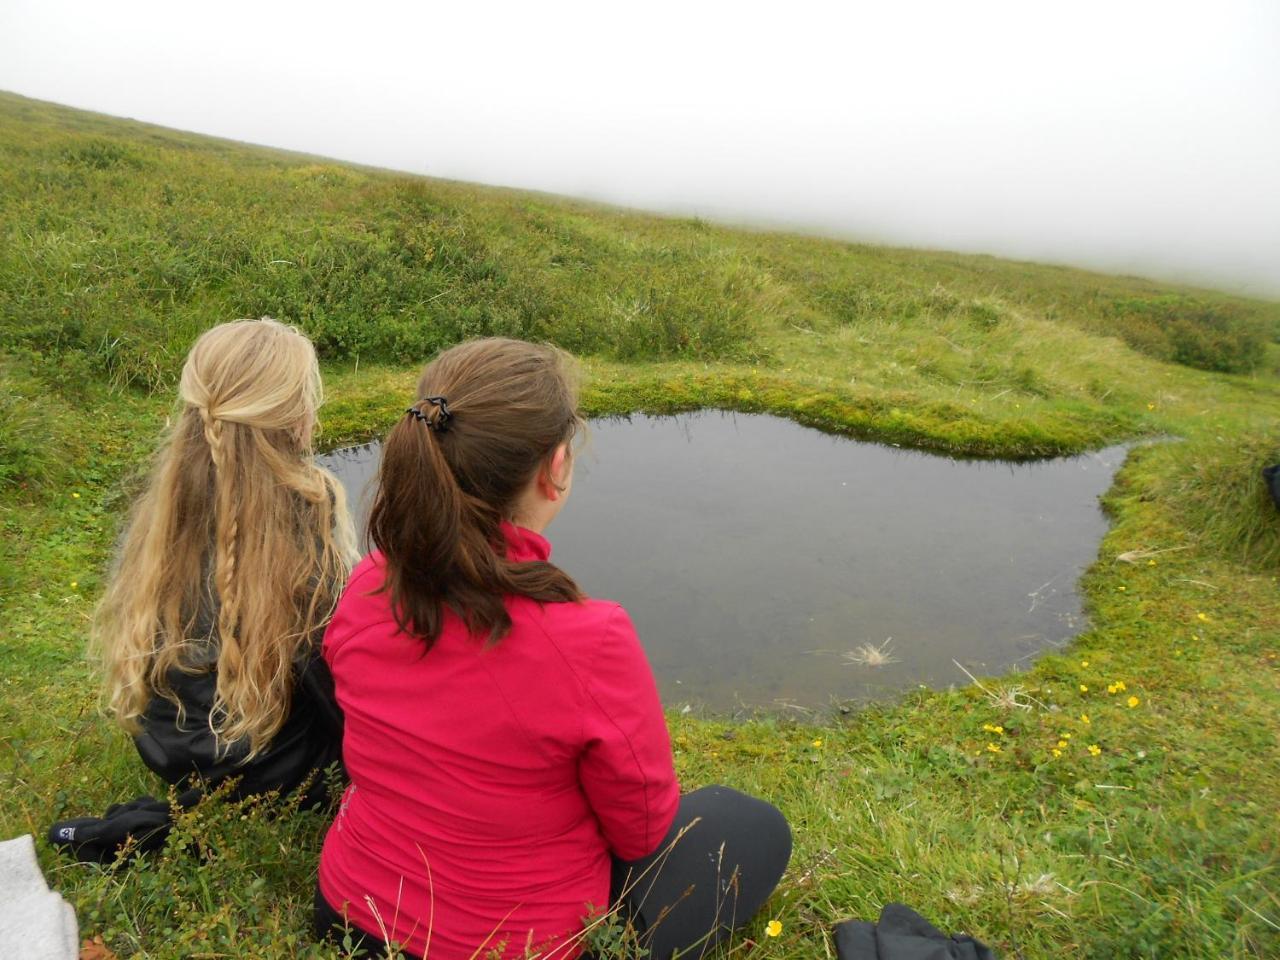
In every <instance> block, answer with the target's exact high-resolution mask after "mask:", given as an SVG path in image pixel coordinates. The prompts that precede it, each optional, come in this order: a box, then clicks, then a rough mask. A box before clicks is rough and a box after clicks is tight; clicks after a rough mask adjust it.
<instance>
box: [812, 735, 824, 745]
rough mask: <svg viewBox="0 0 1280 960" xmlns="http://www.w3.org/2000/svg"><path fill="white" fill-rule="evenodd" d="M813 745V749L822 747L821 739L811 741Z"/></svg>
mask: <svg viewBox="0 0 1280 960" xmlns="http://www.w3.org/2000/svg"><path fill="white" fill-rule="evenodd" d="M813 745H814V746H815V747H820V746H822V738H821V737H819V738H818V739H817V740H815V741H813Z"/></svg>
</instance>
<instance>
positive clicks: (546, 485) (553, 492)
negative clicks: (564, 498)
mask: <svg viewBox="0 0 1280 960" xmlns="http://www.w3.org/2000/svg"><path fill="white" fill-rule="evenodd" d="M568 463H569V445H568V444H567V443H562V444H560V446H558V447H556V449H555V452H553V453H552V454H551V456H550V457H549V458H548V459H547V462H546V465H545V466H544V467H543V469H542V470H541V472H540V473H539V474H538V487H539V489H541V490H542V495H543V496H544V497H546V498H547V499H548V500H550V501H552V502H553V503H554V502H555V501H557V500H559V499H560V494H561V493H563V492H564V488H565V484H564V482H563V478H564V475H565V469H566V467H567V466H568Z"/></svg>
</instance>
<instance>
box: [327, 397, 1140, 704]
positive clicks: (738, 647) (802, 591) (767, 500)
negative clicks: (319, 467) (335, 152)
mask: <svg viewBox="0 0 1280 960" xmlns="http://www.w3.org/2000/svg"><path fill="white" fill-rule="evenodd" d="M377 456H378V451H377V447H376V445H367V446H363V447H353V448H350V449H348V450H343V451H337V452H335V453H333V454H329V455H328V456H326V457H323V458H321V459H322V462H323V463H325V465H326V466H328V467H329V468H330V469H332V470H334V471H335V472H336V473H337V474H338V476H339V477H341V478H342V480H343V481H344V483H345V484H346V485H347V489H348V491H349V492H350V494H351V497H352V502H353V506H354V508H355V510H356V513H357V515H358V518H360V519H362V518H363V515H364V511H365V509H366V508H367V506H368V493H367V492H365V486H366V484H367V483H368V481H369V480H370V479H372V477H373V476H374V474H375V472H376V469H377ZM1124 457H1125V450H1124V448H1123V447H1113V448H1109V449H1106V450H1102V451H1100V452H1098V453H1093V454H1086V455H1083V456H1079V457H1070V458H1061V459H1056V460H1045V461H1038V462H1035V463H1017V464H1014V463H1008V462H1003V461H972V460H968V461H957V460H951V459H948V458H945V457H938V456H933V455H930V454H923V453H919V452H915V451H907V450H899V449H895V448H893V447H885V446H880V445H877V444H870V443H859V442H856V441H852V440H848V439H844V438H840V437H833V436H828V435H826V434H823V433H820V432H817V431H815V430H810V429H807V428H805V427H801V426H799V425H797V424H794V423H792V422H790V421H787V420H782V419H778V418H776V417H767V416H758V415H744V414H736V415H735V414H723V413H719V412H714V411H713V412H703V413H697V414H690V415H685V416H679V417H657V418H655V417H645V416H635V417H632V418H630V419H626V420H603V421H596V422H594V423H593V424H592V429H591V440H590V443H589V445H588V446H587V448H586V449H585V450H584V451H583V453H582V454H581V455H580V456H579V460H578V465H577V472H576V474H575V478H574V487H573V494H572V496H571V497H570V499H569V502H568V504H567V505H566V506H565V509H564V511H563V512H562V513H561V515H560V516H559V517H558V518H557V519H556V521H555V523H554V524H553V525H552V526H551V527H550V528H549V529H548V530H547V536H548V538H549V539H550V540H551V541H552V544H553V545H554V553H553V559H554V560H555V561H556V562H557V563H558V564H559V565H560V566H562V567H563V568H564V569H565V570H567V571H568V572H569V573H571V574H572V575H573V576H574V577H575V578H577V580H578V581H579V583H580V584H582V586H583V587H584V588H585V589H586V590H587V592H588V593H590V594H591V595H593V596H597V597H609V598H611V599H614V600H618V601H620V602H621V603H622V604H623V605H624V606H625V607H626V608H627V610H628V611H629V612H630V613H631V616H632V619H633V620H634V621H635V624H636V626H637V628H638V630H639V632H640V636H641V638H642V640H643V641H644V644H645V647H646V649H647V650H648V653H649V658H650V660H651V661H652V663H653V667H654V671H655V672H656V673H657V676H658V682H659V684H660V686H661V688H662V694H663V697H664V699H665V701H666V702H667V703H668V704H671V705H677V706H678V705H682V704H686V703H688V704H693V705H695V706H701V707H707V708H710V709H713V710H726V709H733V708H737V707H763V708H774V709H776V708H778V707H791V706H795V707H804V708H821V707H825V706H827V705H828V704H830V703H831V702H832V701H838V700H865V699H870V698H874V697H877V696H884V695H886V694H889V693H892V692H894V691H898V690H901V689H903V688H906V687H910V686H913V685H915V684H927V685H931V686H946V685H947V684H949V683H955V682H967V681H966V678H965V676H964V674H963V673H962V672H961V671H960V670H959V669H958V668H957V667H956V665H955V663H954V662H953V660H955V661H959V662H960V663H962V664H964V666H965V667H966V668H967V669H969V670H970V671H972V672H973V673H975V674H983V673H994V672H999V671H1003V670H1006V669H1009V668H1010V667H1012V666H1014V665H1016V664H1019V663H1024V662H1026V661H1027V660H1028V659H1030V658H1031V657H1032V656H1033V655H1034V654H1036V653H1038V652H1040V651H1043V650H1045V649H1046V648H1050V647H1054V646H1059V645H1061V644H1063V643H1064V642H1065V641H1067V640H1068V639H1070V638H1071V637H1073V636H1074V635H1075V634H1076V633H1078V632H1079V631H1080V630H1081V629H1082V627H1083V625H1084V620H1083V616H1082V610H1081V602H1080V597H1079V595H1078V593H1077V591H1076V584H1077V581H1078V580H1079V577H1080V574H1081V573H1082V571H1083V570H1084V569H1085V567H1087V566H1088V565H1089V564H1090V563H1091V562H1092V561H1093V559H1094V557H1095V556H1096V554H1097V550H1098V543H1099V541H1100V540H1101V538H1102V536H1103V534H1104V533H1105V532H1106V530H1107V521H1106V518H1105V517H1104V515H1103V513H1102V511H1101V509H1100V508H1099V505H1098V497H1099V496H1100V495H1101V494H1102V493H1103V492H1104V491H1105V490H1106V489H1107V488H1108V487H1109V486H1110V485H1111V479H1112V477H1113V475H1114V474H1115V471H1116V470H1117V469H1118V468H1119V466H1120V465H1121V463H1122V462H1123V460H1124ZM878 653H883V654H887V662H884V663H877V662H876V661H878V660H879V659H880V657H878V656H877V654H878ZM869 661H870V662H869Z"/></svg>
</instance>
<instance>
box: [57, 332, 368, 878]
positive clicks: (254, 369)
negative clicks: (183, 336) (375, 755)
mask: <svg viewBox="0 0 1280 960" xmlns="http://www.w3.org/2000/svg"><path fill="white" fill-rule="evenodd" d="M180 397H181V405H180V409H179V411H178V412H177V415H176V418H175V420H174V422H173V426H172V429H171V430H170V433H169V435H168V438H167V439H166V441H165V443H164V445H163V446H162V448H161V450H160V451H159V454H158V456H157V458H156V461H155V465H154V469H153V471H152V475H151V479H150V482H149V484H148V487H147V489H146V491H145V492H144V493H143V494H142V496H141V498H140V499H139V500H138V502H137V504H136V506H135V508H134V510H133V513H132V516H131V518H130V520H129V524H128V528H127V530H126V532H125V535H124V538H123V544H122V549H121V551H120V554H119V557H118V559H117V562H116V564H115V566H114V569H113V570H112V573H111V578H110V583H109V585H108V586H107V589H106V593H105V596H104V597H103V600H102V602H101V604H100V606H99V608H98V611H97V615H96V617H95V621H94V625H93V640H94V646H95V647H96V648H97V649H98V650H99V651H100V652H101V656H102V660H103V664H104V667H105V673H106V691H107V700H108V702H109V705H110V709H111V712H112V713H113V714H114V715H115V718H116V719H117V721H118V722H119V723H120V724H121V725H122V726H123V727H124V728H125V729H126V730H127V731H128V732H129V733H131V734H132V735H133V736H134V741H135V743H136V745H137V748H138V751H139V753H140V754H141V756H142V759H143V761H144V762H145V763H146V765H147V766H148V767H150V768H151V769H152V770H154V771H155V772H156V773H158V774H159V775H160V776H161V777H163V778H164V779H165V780H166V781H168V782H170V783H175V784H180V785H193V784H195V783H197V782H198V783H200V784H201V785H204V786H208V785H210V784H214V783H217V782H218V781H220V780H222V779H223V778H225V777H228V776H235V777H237V778H239V786H238V788H237V789H238V791H239V792H240V793H241V794H247V793H253V792H260V791H265V790H278V791H281V792H288V791H290V790H293V789H294V788H295V787H297V786H298V785H299V784H301V783H303V782H304V781H307V780H308V779H310V780H312V781H315V780H316V779H317V778H316V777H315V775H314V772H315V771H317V770H319V769H322V768H324V767H325V766H327V765H328V764H330V763H332V762H333V761H334V760H336V759H338V757H339V755H340V742H341V714H340V713H338V711H337V708H336V706H335V704H334V701H333V693H332V680H331V679H330V678H329V676H328V670H327V668H326V667H325V666H324V663H323V661H322V660H320V659H319V657H318V644H319V640H320V637H321V635H322V633H323V630H324V627H325V625H326V623H327V622H328V620H329V617H330V615H331V613H332V611H333V608H334V604H335V603H336V601H337V598H338V595H339V593H340V591H341V589H342V586H343V584H344V582H345V580H346V577H347V574H348V572H349V571H350V567H351V563H352V562H353V559H354V556H353V554H354V550H353V539H354V538H353V536H352V533H351V529H350V526H351V525H350V520H349V517H348V514H347V509H346V503H345V499H344V496H343V492H342V488H341V486H340V485H339V484H338V483H337V481H336V480H335V479H334V478H333V477H332V476H331V475H330V474H328V473H327V472H326V471H324V470H323V469H321V468H320V467H318V466H316V464H315V463H314V462H313V459H312V449H311V441H312V433H313V430H314V427H315V424H316V411H317V408H318V407H319V405H320V401H321V384H320V373H319V367H318V366H317V363H316V356H315V351H314V349H313V347H312V345H311V343H310V341H309V340H307V338H306V337H305V336H304V335H303V334H301V333H300V332H298V331H297V330H296V329H294V328H293V327H290V326H286V325H285V324H282V323H279V322H277V321H275V320H270V319H266V318H264V319H262V320H237V321H234V322H231V323H225V324H222V325H220V326H217V327H214V328H213V329H211V330H208V331H207V332H205V333H204V334H203V335H202V336H201V337H200V338H199V339H198V340H197V341H196V343H195V345H194V346H193V347H192V349H191V352H190V354H189V355H188V357H187V360H186V364H185V365H184V367H183V370H182V378H181V385H180ZM313 794H314V795H316V796H318V791H314V790H313ZM125 806H126V807H127V808H134V809H136V808H135V805H134V804H129V805H125ZM109 821H110V817H108V818H106V820H105V821H97V823H98V824H99V825H101V824H102V823H107V827H106V828H104V829H99V830H98V831H97V832H96V833H95V830H94V829H91V828H92V827H93V826H94V824H93V823H84V822H77V823H79V826H77V827H73V828H72V831H71V834H70V835H67V834H66V833H65V827H64V826H62V825H55V829H54V831H53V832H51V839H53V840H55V842H63V843H67V844H70V845H72V846H76V845H77V842H78V844H80V845H83V844H88V843H90V840H91V836H92V837H93V838H95V839H99V840H100V839H101V836H100V835H103V836H106V840H105V841H103V843H104V844H105V846H106V847H107V849H106V851H105V852H106V853H110V852H111V849H112V844H111V843H110V842H109V841H110V840H111V839H112V831H111V830H110V824H109ZM68 823H71V822H70V821H68ZM60 828H61V829H62V830H63V833H62V834H61V835H58V831H59V829H60ZM104 830H105V833H104ZM120 832H121V831H118V830H117V831H116V833H117V834H119V833H120ZM116 839H122V837H117V838H116ZM88 852H89V853H90V854H93V855H97V856H101V855H102V854H103V853H104V851H103V850H89V851H88Z"/></svg>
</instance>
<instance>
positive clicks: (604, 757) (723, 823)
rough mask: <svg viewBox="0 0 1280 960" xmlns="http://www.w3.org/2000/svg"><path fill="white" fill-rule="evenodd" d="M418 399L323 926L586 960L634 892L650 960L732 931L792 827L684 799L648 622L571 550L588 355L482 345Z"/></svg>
mask: <svg viewBox="0 0 1280 960" xmlns="http://www.w3.org/2000/svg"><path fill="white" fill-rule="evenodd" d="M417 397H418V398H419V399H417V400H416V401H415V402H414V403H413V404H412V405H411V406H410V407H409V408H408V410H407V411H406V413H405V415H404V417H403V418H402V419H401V420H400V422H399V423H397V424H396V426H395V427H394V428H393V429H392V430H391V433H390V435H389V436H388V437H387V440H386V443H385V445H384V447H383V459H382V466H381V471H380V475H379V479H378V488H377V493H376V496H375V500H374V505H373V509H372V513H371V517H370V523H369V526H370V534H371V537H372V540H373V543H374V544H375V545H376V547H377V549H376V550H375V551H374V552H373V553H372V554H370V555H369V556H368V557H366V558H365V559H364V560H363V561H361V563H360V564H359V565H358V566H357V567H356V569H355V570H354V571H353V573H352V577H351V581H350V583H349V584H348V586H347V589H346V591H345V592H344V593H343V596H342V599H341V600H340V601H339V603H338V608H337V610H336V611H335V613H334V618H333V621H332V623H331V624H330V626H329V629H328V630H327V632H326V633H325V639H324V656H325V659H326V660H327V661H328V663H329V665H330V667H331V669H332V672H333V676H334V681H335V684H336V690H337V696H338V701H339V703H340V704H341V706H342V709H343V711H344V714H345V717H346V726H345V730H344V742H343V756H344V760H345V763H346V767H347V771H348V773H349V775H350V777H351V785H350V786H349V787H348V789H347V790H346V792H345V794H344V795H343V798H342V802H341V805H340V809H339V812H338V814H337V818H336V819H335V821H334V823H333V825H332V826H331V827H330V829H329V832H328V835H327V836H326V839H325V844H324V850H323V853H322V855H321V860H320V875H319V883H318V888H317V892H316V928H317V933H318V934H319V935H327V934H330V933H331V932H333V931H334V930H341V929H342V928H343V927H344V926H347V925H349V926H350V927H353V928H354V931H355V933H356V934H357V936H358V937H361V938H363V940H364V943H365V946H366V947H367V948H370V949H371V950H373V951H374V952H375V953H376V952H377V950H378V949H381V948H382V947H383V946H385V944H386V943H389V942H395V943H397V944H399V946H400V947H402V948H404V949H405V950H406V951H407V952H408V953H409V955H410V956H419V957H421V956H430V957H431V958H432V960H469V958H472V957H480V956H488V955H490V954H494V955H499V956H506V957H512V956H518V957H540V958H552V957H554V958H557V960H570V958H573V957H576V956H577V955H578V954H579V953H581V951H582V950H583V948H584V946H583V942H584V923H585V924H586V925H587V926H591V925H592V923H593V921H592V920H591V917H592V915H593V913H596V912H599V911H601V910H604V909H606V908H607V907H608V906H609V905H615V906H616V907H617V908H618V909H619V910H620V911H622V913H624V914H625V916H626V918H627V919H628V920H630V921H631V922H632V924H633V925H634V926H635V927H636V928H637V929H638V930H639V931H640V937H641V942H642V944H643V946H644V947H645V948H646V949H647V950H649V951H650V953H649V955H650V957H651V958H653V960H669V958H670V957H671V956H672V954H673V953H674V952H676V951H678V950H684V949H687V948H689V947H690V946H691V945H693V944H696V943H703V944H712V943H714V942H716V941H717V940H719V939H720V938H721V937H723V936H724V935H725V934H726V933H727V932H728V930H729V929H731V928H732V927H734V926H738V925H740V924H742V923H745V922H746V921H747V920H748V919H749V918H750V917H751V915H752V914H753V913H755V911H756V910H757V909H758V908H759V907H760V905H761V904H763V902H764V901H765V899H766V898H767V897H768V895H769V893H770V892H771V891H772V889H773V887H774V885H775V884H776V883H777V881H778V879H779V877H780V876H781V874H782V871H783V869H784V868H785V866H786V862H787V858H788V857H789V855H790V832H789V830H788V828H787V825H786V822H785V820H783V818H782V815H781V814H780V813H778V811H777V810H776V809H774V808H773V807H772V806H770V805H769V804H766V803H764V802H762V801H759V800H756V799H754V798H751V797H747V796H745V795H743V794H740V793H737V792H736V791H733V790H729V789H727V788H723V787H713V788H706V789H703V790H699V791H695V792H694V793H691V794H689V795H687V796H685V797H681V796H680V791H679V784H678V783H677V780H676V775H675V770H674V767H673V760H672V753H671V743H670V739H669V737H668V734H667V729H666V724H665V721H664V718H663V714H662V707H661V705H660V703H659V700H658V693H657V688H656V685H655V683H654V679H653V674H652V671H651V670H650V668H649V665H648V662H647V660H646V659H645V655H644V651H643V650H642V648H641V646H640V642H639V640H638V638H637V637H636V633H635V630H634V628H633V627H632V625H631V620H630V618H629V617H628V616H627V614H626V611H625V610H623V609H622V608H621V607H619V606H618V605H617V604H615V603H610V602H608V601H603V600H593V599H589V598H587V597H585V596H584V595H583V593H582V591H581V590H580V589H579V588H578V585H577V584H576V583H575V582H574V581H573V579H572V578H571V577H570V576H569V575H568V574H567V573H565V572H564V571H562V570H560V569H559V568H558V567H556V566H555V565H554V564H552V563H551V562H550V549H551V547H550V544H549V543H548V542H547V540H546V539H545V538H544V537H543V536H542V531H543V530H544V529H545V528H546V527H547V525H548V524H549V523H550V522H551V521H552V520H553V519H554V518H555V516H556V514H557V513H558V512H559V511H560V509H561V508H562V507H563V506H564V504H565V500H566V499H567V497H568V496H569V493H570V491H571V488H572V483H573V441H574V439H575V437H576V436H577V434H578V432H579V430H580V428H581V425H582V422H581V420H580V418H579V416H578V413H577V397H576V391H575V388H574V382H573V378H572V376H571V372H570V369H569V366H568V362H567V358H566V356H565V355H564V354H562V353H560V352H559V351H557V350H555V349H553V348H551V347H544V346H537V345H534V344H529V343H523V342H520V341H515V340H505V339H491V340H478V341H473V342H470V343H465V344H462V345H460V346H457V347H454V348H452V349H450V350H447V351H445V352H444V353H442V354H440V355H439V356H438V357H436V359H435V360H433V361H432V362H431V363H430V364H429V365H428V366H427V368H426V370H425V371H424V372H423V374H422V377H421V379H420V380H419V383H418V392H417ZM620 548H624V546H623V545H620Z"/></svg>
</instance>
